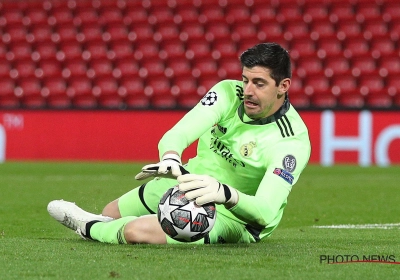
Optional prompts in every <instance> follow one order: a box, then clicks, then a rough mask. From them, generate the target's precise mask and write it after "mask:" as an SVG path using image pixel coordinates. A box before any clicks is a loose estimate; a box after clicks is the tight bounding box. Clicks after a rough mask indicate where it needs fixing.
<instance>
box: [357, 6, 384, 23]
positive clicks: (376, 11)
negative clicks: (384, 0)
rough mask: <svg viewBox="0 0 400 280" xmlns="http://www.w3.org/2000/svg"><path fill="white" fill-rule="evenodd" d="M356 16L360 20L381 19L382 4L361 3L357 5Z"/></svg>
mask: <svg viewBox="0 0 400 280" xmlns="http://www.w3.org/2000/svg"><path fill="white" fill-rule="evenodd" d="M356 17H357V18H358V19H359V20H362V21H364V20H366V21H369V20H381V19H382V16H381V12H380V6H379V5H377V4H376V3H373V2H370V3H359V4H358V5H357V6H356Z"/></svg>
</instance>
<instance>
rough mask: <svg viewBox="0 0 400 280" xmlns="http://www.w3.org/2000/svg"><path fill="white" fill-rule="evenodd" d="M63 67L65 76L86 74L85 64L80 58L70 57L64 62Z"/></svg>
mask: <svg viewBox="0 0 400 280" xmlns="http://www.w3.org/2000/svg"><path fill="white" fill-rule="evenodd" d="M64 65H65V68H64V70H63V73H65V74H64V75H66V76H67V77H82V76H84V77H86V75H87V71H88V68H87V64H86V62H85V61H84V60H82V59H70V60H66V61H65V62H64Z"/></svg>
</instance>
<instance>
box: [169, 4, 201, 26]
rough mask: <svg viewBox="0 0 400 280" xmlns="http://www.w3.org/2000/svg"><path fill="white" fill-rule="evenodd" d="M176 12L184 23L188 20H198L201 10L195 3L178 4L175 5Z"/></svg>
mask: <svg viewBox="0 0 400 280" xmlns="http://www.w3.org/2000/svg"><path fill="white" fill-rule="evenodd" d="M175 13H176V14H177V15H179V17H180V19H181V20H182V21H183V24H185V23H187V22H197V21H198V18H199V12H198V10H197V8H196V7H194V6H193V5H183V4H182V5H178V6H176V7H175Z"/></svg>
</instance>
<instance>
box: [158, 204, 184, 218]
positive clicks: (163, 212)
mask: <svg viewBox="0 0 400 280" xmlns="http://www.w3.org/2000/svg"><path fill="white" fill-rule="evenodd" d="M169 202H170V201H169V199H166V200H165V202H164V204H161V203H160V204H159V205H158V209H159V210H160V221H162V220H163V219H164V218H167V219H168V220H171V214H170V213H171V212H172V211H174V210H175V209H177V208H179V206H178V205H171V204H170V203H169Z"/></svg>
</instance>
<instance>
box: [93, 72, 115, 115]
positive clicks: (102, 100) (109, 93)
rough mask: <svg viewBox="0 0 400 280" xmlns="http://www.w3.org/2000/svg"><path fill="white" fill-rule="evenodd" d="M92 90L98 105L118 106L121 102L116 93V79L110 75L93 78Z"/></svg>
mask: <svg viewBox="0 0 400 280" xmlns="http://www.w3.org/2000/svg"><path fill="white" fill-rule="evenodd" d="M92 92H93V95H94V96H96V98H97V101H98V104H99V105H100V106H103V107H108V108H118V107H120V106H121V104H122V98H121V96H120V95H119V94H118V84H117V81H116V80H115V79H114V78H112V77H104V78H101V79H95V80H94V83H93V91H92Z"/></svg>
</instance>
